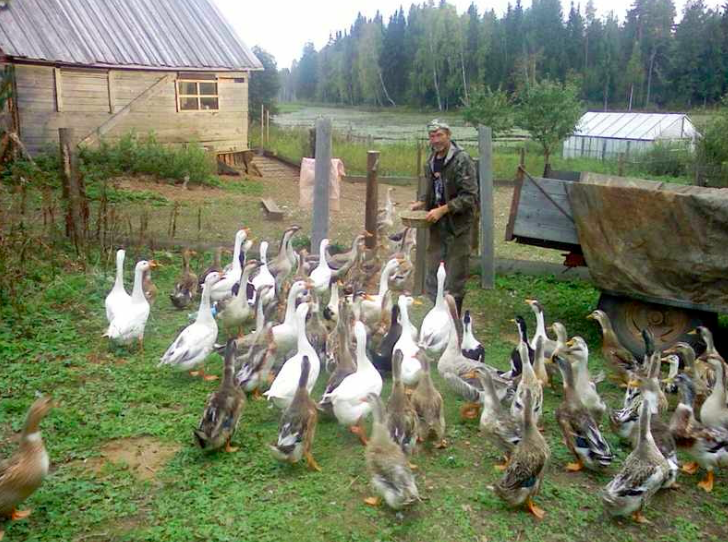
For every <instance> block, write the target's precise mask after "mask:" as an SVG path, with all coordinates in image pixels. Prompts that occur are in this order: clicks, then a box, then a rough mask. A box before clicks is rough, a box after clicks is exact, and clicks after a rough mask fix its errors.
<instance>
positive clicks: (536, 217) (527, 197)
mask: <svg viewBox="0 0 728 542" xmlns="http://www.w3.org/2000/svg"><path fill="white" fill-rule="evenodd" d="M534 180H535V181H536V182H537V183H538V184H539V186H540V187H541V188H542V189H543V190H544V191H545V192H546V193H547V194H548V195H549V197H550V198H551V199H552V200H553V201H555V202H556V203H557V204H558V205H559V207H561V209H563V210H564V211H565V212H566V213H567V214H568V215H569V216H566V215H565V214H564V213H562V212H561V211H560V210H559V208H558V207H556V206H555V205H554V204H553V203H552V202H551V201H549V199H548V198H547V197H546V196H545V195H544V194H543V192H541V190H539V189H538V187H537V186H536V185H535V184H534V183H533V181H531V180H530V179H529V178H528V177H526V178H525V179H524V180H523V187H522V188H521V196H520V199H519V201H518V211H517V213H516V220H515V226H514V228H513V235H515V236H516V237H528V238H530V239H540V240H544V241H553V242H558V243H568V244H573V245H578V244H579V237H578V235H577V233H576V226H575V225H574V222H573V219H572V218H570V217H571V202H570V200H569V194H568V187H569V185H570V184H571V183H572V181H563V180H559V179H544V178H541V177H534Z"/></svg>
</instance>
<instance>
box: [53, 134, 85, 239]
mask: <svg viewBox="0 0 728 542" xmlns="http://www.w3.org/2000/svg"><path fill="white" fill-rule="evenodd" d="M58 140H59V142H60V150H61V166H62V168H61V170H62V173H63V175H62V182H63V194H64V195H65V196H66V209H67V214H66V225H67V228H66V233H67V234H68V235H69V236H70V237H71V240H72V241H73V244H74V245H75V246H76V253H80V252H81V248H82V246H83V231H84V228H83V223H82V220H83V211H82V202H81V191H80V188H79V185H78V182H79V170H78V155H77V154H76V147H75V146H74V145H73V129H72V128H59V129H58Z"/></svg>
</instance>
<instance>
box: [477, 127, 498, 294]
mask: <svg viewBox="0 0 728 542" xmlns="http://www.w3.org/2000/svg"><path fill="white" fill-rule="evenodd" d="M478 146H479V149H480V161H479V166H478V167H479V173H480V175H479V177H480V232H481V234H480V236H481V240H482V243H481V247H480V286H481V287H482V288H485V289H488V290H491V289H493V288H494V287H495V241H494V237H493V230H494V216H493V167H492V159H493V142H492V132H491V129H490V128H488V127H487V126H479V127H478Z"/></svg>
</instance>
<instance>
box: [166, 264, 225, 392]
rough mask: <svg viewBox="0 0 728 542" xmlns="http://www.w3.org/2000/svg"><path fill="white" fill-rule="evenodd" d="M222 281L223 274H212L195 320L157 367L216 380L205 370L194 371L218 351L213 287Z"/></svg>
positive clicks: (204, 287) (176, 340)
mask: <svg viewBox="0 0 728 542" xmlns="http://www.w3.org/2000/svg"><path fill="white" fill-rule="evenodd" d="M220 280H221V276H220V273H216V272H213V273H210V274H208V275H207V278H206V279H205V284H204V286H203V287H202V300H201V301H200V309H199V310H198V311H197V318H196V319H195V321H194V322H193V323H192V324H190V325H189V326H187V327H186V328H184V329H183V330H182V332H181V333H180V334H179V335H178V336H177V338H176V339H175V340H174V342H173V343H172V344H171V345H170V346H169V348H167V351H166V352H165V353H164V355H162V357H161V359H160V361H159V365H157V366H158V367H162V366H164V365H170V366H172V367H174V368H175V369H177V370H180V371H190V375H191V376H201V377H202V378H203V379H204V380H217V376H215V375H205V371H204V369H201V370H199V371H194V370H193V369H194V368H195V367H197V366H198V365H200V364H201V363H202V362H204V361H205V360H206V359H207V356H209V355H210V354H211V353H212V351H213V350H214V348H215V340H216V339H217V322H216V321H215V318H214V317H213V316H212V310H211V308H210V294H211V291H212V288H213V287H214V285H215V284H217V283H218V281H220Z"/></svg>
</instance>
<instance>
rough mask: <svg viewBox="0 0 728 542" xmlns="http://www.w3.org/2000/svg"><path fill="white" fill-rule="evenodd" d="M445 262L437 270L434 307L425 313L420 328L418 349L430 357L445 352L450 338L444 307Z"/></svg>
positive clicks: (447, 318)
mask: <svg viewBox="0 0 728 542" xmlns="http://www.w3.org/2000/svg"><path fill="white" fill-rule="evenodd" d="M446 279H447V273H446V272H445V262H440V265H439V266H438V268H437V296H436V297H435V306H434V307H432V309H431V310H430V312H428V313H427V315H426V316H425V319H424V320H423V321H422V326H420V347H421V348H424V349H425V351H426V352H427V353H428V354H429V355H431V356H439V355H440V354H442V352H443V351H444V350H445V346H447V341H448V338H449V336H450V314H449V313H448V309H447V307H446V306H445V280H446Z"/></svg>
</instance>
